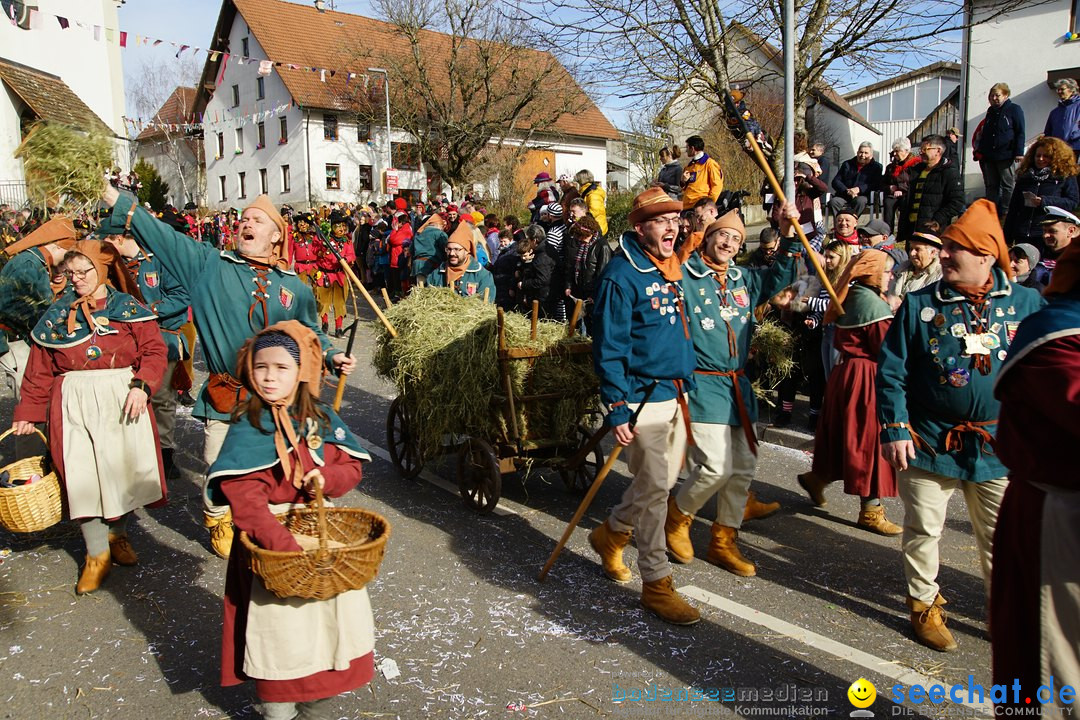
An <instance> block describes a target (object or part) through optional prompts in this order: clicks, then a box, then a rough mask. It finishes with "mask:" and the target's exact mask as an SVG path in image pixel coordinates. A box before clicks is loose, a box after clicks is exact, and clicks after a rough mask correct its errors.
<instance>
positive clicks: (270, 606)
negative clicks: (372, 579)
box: [244, 505, 375, 680]
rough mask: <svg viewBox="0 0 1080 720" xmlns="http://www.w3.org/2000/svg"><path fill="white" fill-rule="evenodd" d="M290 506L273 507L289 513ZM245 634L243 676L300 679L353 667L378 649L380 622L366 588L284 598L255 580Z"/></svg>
mask: <svg viewBox="0 0 1080 720" xmlns="http://www.w3.org/2000/svg"><path fill="white" fill-rule="evenodd" d="M288 507H289V506H288V505H271V506H270V511H271V512H273V513H275V514H277V513H282V512H285V510H286V509H288ZM247 611H248V619H247V630H246V632H245V634H244V674H245V675H247V676H248V677H251V678H256V679H258V680H296V679H298V678H303V677H307V676H308V675H314V674H315V673H317V672H323V671H325V670H348V669H349V663H351V662H352V661H353V660H356V659H357V658H361V657H363V656H365V655H367V654H368V653H369V652H371V651H372V650H374V649H375V619H374V618H373V617H372V614H371V602H370V601H369V600H368V594H367V589H366V588H365V589H362V590H350V591H348V592H344V593H341V594H340V595H337V596H335V597H332V598H330V599H329V600H305V599H303V598H279V597H278V596H277V595H275V594H273V593H272V592H270V591H269V590H267V589H266V586H264V585H263V583H262V579H260V578H259V577H258V576H255V577H253V578H252V582H251V598H250V599H249V600H248V608H247Z"/></svg>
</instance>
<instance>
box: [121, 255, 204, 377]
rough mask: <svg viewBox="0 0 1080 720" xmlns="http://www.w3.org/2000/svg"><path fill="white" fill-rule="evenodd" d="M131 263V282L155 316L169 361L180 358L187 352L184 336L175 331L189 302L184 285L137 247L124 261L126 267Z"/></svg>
mask: <svg viewBox="0 0 1080 720" xmlns="http://www.w3.org/2000/svg"><path fill="white" fill-rule="evenodd" d="M135 262H137V263H138V272H137V273H136V274H135V281H136V282H137V283H138V284H139V292H141V293H142V296H143V300H145V301H146V304H147V305H149V306H150V309H151V310H152V311H153V312H154V314H155V315H157V321H158V325H160V326H161V338H162V339H163V340H164V341H165V347H167V348H168V350H169V361H170V362H173V361H175V360H180V359H181V358H182V357H184V356H185V355H186V354H188V353H190V352H191V348H189V347H187V341H186V340H185V339H184V336H183V335H181V334H180V333H179V332H178V331H179V330H180V327H181V326H182V325H183V324H184V323H186V322H187V315H188V307H189V306H190V305H191V298H190V297H189V296H188V291H187V288H185V287H184V286H183V285H182V284H181V283H180V281H179V280H177V279H176V276H174V275H173V274H172V273H171V272H169V271H168V270H166V269H165V268H164V267H163V266H162V264H161V263H160V262H159V261H158V259H157V256H156V255H154V254H153V253H146V252H143V251H142V250H140V251H139V254H138V255H136V256H135V259H134V260H129V261H128V268H129V269H130V268H131V266H132V263H135Z"/></svg>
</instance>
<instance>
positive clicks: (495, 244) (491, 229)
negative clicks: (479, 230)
mask: <svg viewBox="0 0 1080 720" xmlns="http://www.w3.org/2000/svg"><path fill="white" fill-rule="evenodd" d="M484 242H485V243H487V251H488V264H489V265H490V264H491V263H493V262H495V258H496V257H498V255H499V216H498V215H495V214H494V213H488V214H487V215H485V216H484Z"/></svg>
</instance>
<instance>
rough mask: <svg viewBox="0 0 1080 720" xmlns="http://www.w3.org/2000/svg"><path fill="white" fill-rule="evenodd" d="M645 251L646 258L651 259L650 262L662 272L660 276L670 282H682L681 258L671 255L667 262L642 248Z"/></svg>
mask: <svg viewBox="0 0 1080 720" xmlns="http://www.w3.org/2000/svg"><path fill="white" fill-rule="evenodd" d="M641 249H642V250H644V251H645V256H646V257H648V258H649V262H651V263H652V264H653V265H655V266H656V269H657V270H659V271H660V274H661V275H662V276H663V277H664V279H665V280H667V281H668V282H678V281H679V280H682V265H681V264H680V263H679V258H678V257H676V256H675V254H674V253H672V254H671V256H670V257H668V258H667V259H666V260H661V259H660V258H658V257H656V256H655V255H653V254H652V253H651V252H649V251H648V250H645V248H644V247H643V248H641Z"/></svg>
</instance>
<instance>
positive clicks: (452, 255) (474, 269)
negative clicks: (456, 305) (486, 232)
mask: <svg viewBox="0 0 1080 720" xmlns="http://www.w3.org/2000/svg"><path fill="white" fill-rule="evenodd" d="M427 282H428V285H431V286H432V287H448V288H450V289H451V290H453V291H454V292H456V293H457V294H458V295H460V296H462V297H479V298H483V299H484V300H485V301H487V302H495V278H493V277H492V276H491V272H489V271H488V270H487V268H485V267H484V266H483V265H481V264H480V261H479V260H477V259H476V242H475V240H474V236H473V231H472V226H471V225H469V223H461V224H460V225H458V227H457V229H456V230H454V232H453V233H452V234H451V235H450V237H449V238H448V239H447V241H446V262H444V263H442V264H441V265H439V267H437V268H436V269H435V271H434V272H432V273H431V274H430V275H428V276H427ZM485 293H486V296H485Z"/></svg>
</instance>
